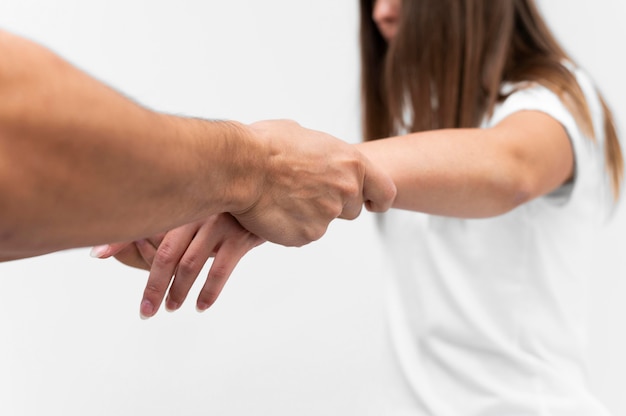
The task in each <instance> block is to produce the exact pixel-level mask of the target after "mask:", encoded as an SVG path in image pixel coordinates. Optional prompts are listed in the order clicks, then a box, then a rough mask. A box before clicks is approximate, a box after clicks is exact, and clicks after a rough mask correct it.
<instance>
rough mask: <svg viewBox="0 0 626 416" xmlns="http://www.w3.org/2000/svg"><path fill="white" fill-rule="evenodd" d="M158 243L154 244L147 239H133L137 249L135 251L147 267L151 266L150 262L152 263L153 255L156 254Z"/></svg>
mask: <svg viewBox="0 0 626 416" xmlns="http://www.w3.org/2000/svg"><path fill="white" fill-rule="evenodd" d="M159 244H160V243H159ZM159 244H157V245H154V244H153V243H152V240H149V239H143V240H137V241H135V248H136V249H137V252H138V253H139V255H140V256H141V258H142V259H143V261H144V262H145V263H146V264H147V265H148V267H149V268H151V267H152V263H154V257H155V256H156V252H157V248H158V247H159Z"/></svg>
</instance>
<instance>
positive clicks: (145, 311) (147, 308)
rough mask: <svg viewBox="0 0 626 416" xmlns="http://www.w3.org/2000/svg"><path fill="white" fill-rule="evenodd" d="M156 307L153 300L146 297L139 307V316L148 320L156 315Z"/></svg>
mask: <svg viewBox="0 0 626 416" xmlns="http://www.w3.org/2000/svg"><path fill="white" fill-rule="evenodd" d="M155 309H156V308H155V307H154V304H153V303H152V302H150V301H149V300H148V299H144V300H143V301H142V302H141V306H140V307H139V317H140V318H141V319H142V320H144V321H145V320H146V319H150V318H152V317H153V316H154V313H155Z"/></svg>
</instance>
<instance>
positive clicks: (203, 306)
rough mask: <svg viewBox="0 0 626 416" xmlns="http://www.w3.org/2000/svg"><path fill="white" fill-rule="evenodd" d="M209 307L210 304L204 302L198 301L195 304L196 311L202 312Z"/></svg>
mask: <svg viewBox="0 0 626 416" xmlns="http://www.w3.org/2000/svg"><path fill="white" fill-rule="evenodd" d="M210 307H211V305H209V304H207V303H205V302H198V303H197V304H196V311H198V313H202V312H204V311H206V310H207V309H209V308H210Z"/></svg>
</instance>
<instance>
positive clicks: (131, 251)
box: [115, 244, 150, 270]
mask: <svg viewBox="0 0 626 416" xmlns="http://www.w3.org/2000/svg"><path fill="white" fill-rule="evenodd" d="M115 259H116V260H117V261H119V262H120V263H123V264H125V265H127V266H130V267H135V268H138V269H142V270H150V264H149V263H146V261H145V259H144V258H143V256H142V255H141V253H140V252H139V250H138V248H137V246H136V245H135V244H130V245H128V246H126V247H125V248H124V249H122V250H120V251H118V252H117V253H116V254H115Z"/></svg>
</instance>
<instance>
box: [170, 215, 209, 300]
mask: <svg viewBox="0 0 626 416" xmlns="http://www.w3.org/2000/svg"><path fill="white" fill-rule="evenodd" d="M215 236H217V237H219V236H221V233H220V232H219V230H215V229H212V228H211V227H204V226H203V227H201V228H200V230H198V233H197V234H196V235H195V237H194V238H193V240H192V241H191V243H190V244H189V247H188V248H187V250H186V251H185V253H184V254H183V256H182V257H181V259H180V261H179V262H178V267H177V268H176V275H175V276H174V281H173V282H172V285H171V287H170V289H169V292H168V294H167V299H166V300H165V307H166V309H167V310H168V311H175V310H177V309H178V308H180V306H181V305H182V304H183V302H184V301H185V299H186V298H187V294H188V293H189V290H191V287H192V286H193V283H194V282H195V281H196V279H197V278H198V275H199V274H200V271H201V270H202V268H203V267H204V265H205V263H206V262H207V260H208V259H209V257H210V256H211V254H212V253H213V251H214V249H215V246H216V244H217V242H218V240H217V238H215Z"/></svg>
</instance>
